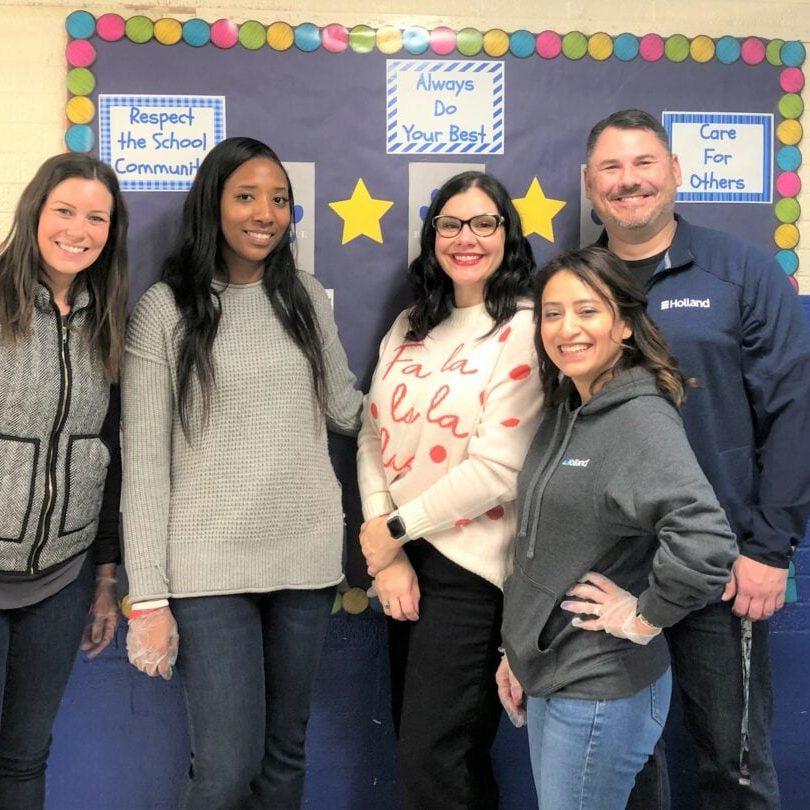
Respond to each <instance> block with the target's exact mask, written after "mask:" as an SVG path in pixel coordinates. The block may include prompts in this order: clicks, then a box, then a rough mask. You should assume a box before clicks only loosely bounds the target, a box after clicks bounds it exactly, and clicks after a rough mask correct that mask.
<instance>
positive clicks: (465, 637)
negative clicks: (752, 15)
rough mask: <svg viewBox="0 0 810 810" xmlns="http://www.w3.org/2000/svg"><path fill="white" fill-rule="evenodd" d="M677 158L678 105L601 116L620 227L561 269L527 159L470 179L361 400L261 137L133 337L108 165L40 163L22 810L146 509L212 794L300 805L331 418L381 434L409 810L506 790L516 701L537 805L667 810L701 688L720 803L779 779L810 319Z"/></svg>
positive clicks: (223, 151)
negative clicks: (774, 679)
mask: <svg viewBox="0 0 810 810" xmlns="http://www.w3.org/2000/svg"><path fill="white" fill-rule="evenodd" d="M680 179H681V178H680V167H679V164H678V159H677V156H675V155H673V154H672V153H671V151H670V148H669V144H668V140H667V135H666V132H665V131H664V130H663V129H662V127H661V125H660V123H659V122H658V121H657V120H656V119H655V118H653V117H652V116H650V115H649V114H647V113H645V112H643V111H640V110H622V111H620V112H617V113H614V114H613V115H611V116H609V117H608V118H606V119H604V120H603V121H600V122H599V123H598V124H597V125H596V126H595V127H594V128H593V129H592V131H591V133H590V136H589V138H588V143H587V153H586V168H585V175H584V182H585V187H586V191H587V195H588V197H589V199H590V200H591V203H592V205H593V208H594V210H595V212H596V213H597V214H598V215H599V217H600V218H601V220H602V222H603V223H604V233H603V235H602V238H601V239H600V241H599V243H598V244H597V245H594V246H591V247H587V248H582V249H579V250H573V251H568V252H565V253H562V254H559V255H558V256H556V257H554V258H553V259H552V260H551V261H549V262H548V263H546V264H545V265H544V266H543V267H541V268H539V269H538V268H537V267H536V266H535V262H534V259H533V256H532V250H531V247H530V245H529V243H528V241H527V240H526V238H525V237H524V236H523V232H522V229H521V222H520V217H519V215H518V213H517V211H516V209H515V207H514V205H513V204H512V201H511V199H510V196H509V194H508V192H507V190H506V189H505V188H504V186H503V185H502V184H501V183H500V182H499V181H498V180H496V179H495V178H493V177H492V176H490V175H487V174H484V173H481V172H477V171H469V172H464V173H462V174H459V175H457V176H455V177H453V178H452V179H450V180H448V181H447V182H446V183H445V184H444V185H443V186H442V187H441V188H440V189H439V191H438V193H437V194H436V195H435V196H434V198H433V200H432V202H431V204H430V207H429V209H428V211H427V215H426V217H425V220H424V225H423V228H422V232H421V243H420V253H419V255H418V257H417V258H416V259H415V260H414V261H413V262H412V264H411V265H410V267H409V269H408V280H409V282H410V287H411V291H412V301H411V302H410V304H409V306H408V307H407V308H406V309H405V310H404V311H403V312H402V313H401V314H400V315H399V316H398V317H397V318H396V320H395V321H394V323H393V325H392V326H391V328H390V330H389V331H388V332H387V334H386V335H385V336H384V337H383V339H382V341H381V344H380V351H379V360H378V363H377V367H376V371H375V372H374V375H373V378H372V381H371V386H370V389H369V391H368V393H367V395H366V396H365V398H364V397H363V395H362V394H361V393H360V391H358V389H357V387H356V381H355V377H354V375H353V374H352V372H351V371H350V369H349V366H348V362H347V358H346V355H345V352H344V350H343V348H342V346H341V343H340V340H339V338H338V334H337V329H336V326H335V322H334V318H333V315H332V311H331V307H330V304H329V300H328V298H327V296H326V294H325V292H324V290H323V289H322V288H321V286H320V285H319V284H318V282H317V281H316V280H315V279H314V278H313V277H312V276H311V275H309V274H307V273H304V272H301V271H300V270H298V269H297V268H296V266H295V261H294V256H293V251H292V241H293V238H294V236H293V224H292V210H293V191H292V188H291V185H290V181H289V177H288V175H287V173H286V171H285V169H284V167H283V165H282V163H281V161H280V160H279V158H278V156H277V155H276V154H275V153H274V152H273V151H272V150H271V149H270V148H269V147H268V146H267V145H265V144H263V143H261V142H259V141H257V140H254V139H252V138H246V137H231V138H227V139H225V140H224V141H222V142H221V143H220V144H218V145H217V146H215V147H214V148H213V149H212V150H211V151H210V152H209V154H208V155H207V156H206V158H205V160H204V161H203V162H202V164H201V166H200V168H199V170H198V172H197V175H196V177H195V179H194V182H193V184H192V187H191V189H190V191H189V193H188V195H187V197H186V199H185V203H184V206H183V213H182V224H181V228H180V234H179V237H178V240H177V244H176V246H175V247H174V249H173V250H172V252H171V253H170V255H169V256H168V258H167V259H166V260H165V262H164V264H163V267H162V273H161V280H160V281H159V282H158V283H157V284H155V285H154V286H153V287H151V288H150V289H149V290H148V291H147V292H146V294H145V295H144V296H143V298H142V299H141V301H140V302H139V303H138V304H137V306H136V307H135V310H134V312H133V313H132V316H131V317H130V319H129V323H128V325H127V326H126V329H125V320H126V316H125V300H126V289H127V281H126V239H127V214H126V209H125V206H124V202H123V199H122V197H121V193H120V191H119V187H118V183H117V181H116V178H115V175H114V173H113V172H112V171H111V170H110V169H109V167H107V166H105V165H104V164H103V163H101V162H99V161H98V160H96V159H94V158H92V157H89V156H86V155H60V156H57V157H54V158H51V159H50V160H48V161H46V162H45V164H43V166H42V167H41V168H40V170H39V172H38V173H37V175H36V176H35V178H34V179H33V180H32V182H31V183H30V184H29V185H28V187H27V188H26V189H25V191H24V192H23V195H22V198H21V200H20V203H19V206H18V209H17V212H16V215H15V218H14V222H13V226H12V230H11V233H10V235H9V236H8V237H7V238H6V240H5V241H4V242H3V244H2V245H0V503H2V506H0V699H2V713H1V714H0V808H15V809H19V808H31V810H35V808H38V807H42V806H43V802H44V772H45V766H46V762H47V756H48V749H49V745H50V733H51V726H52V724H53V720H54V717H55V715H56V712H57V709H58V706H59V702H60V699H61V695H62V693H63V691H64V688H65V685H66V682H67V678H68V675H69V673H70V669H71V666H72V663H73V658H74V656H75V652H76V648H77V647H78V646H80V645H81V647H82V648H83V649H85V650H86V651H87V653H88V655H91V656H93V655H96V654H98V653H99V652H100V651H101V650H103V649H104V648H105V647H106V646H107V645H108V644H109V642H110V640H111V639H112V637H113V635H114V633H115V629H116V625H117V622H118V608H117V605H116V601H115V584H116V580H115V570H116V564H117V563H118V562H119V560H120V553H119V548H118V529H119V501H120V511H121V513H122V515H123V538H124V552H125V561H126V569H127V576H128V580H129V587H130V598H131V602H132V609H131V611H130V614H129V629H128V634H127V649H128V655H129V659H130V661H131V662H132V664H134V665H135V666H136V667H137V668H138V669H140V670H142V671H143V672H145V673H146V674H147V675H160V676H162V677H164V678H169V677H171V676H172V673H173V670H174V669H175V667H176V669H177V672H178V674H179V677H180V680H181V683H182V687H183V692H184V696H185V700H186V707H187V714H188V724H189V733H190V742H191V763H190V769H189V778H188V781H187V787H186V791H185V795H184V799H183V807H184V808H189V810H191V809H193V808H200V809H201V810H202V808H205V810H214V809H215V808H221V809H222V810H230V809H231V808H233V809H234V810H235V809H236V808H248V809H251V808H257V809H258V808H274V809H277V808H297V807H299V806H300V805H301V801H302V796H303V785H304V773H305V763H304V742H305V733H306V726H307V721H308V715H309V706H310V696H311V692H312V687H313V683H314V679H315V675H316V672H317V668H318V662H319V657H320V651H321V648H322V646H323V641H324V636H325V633H326V628H327V623H328V618H329V614H330V610H331V606H332V604H333V599H334V592H335V586H336V585H337V584H338V582H339V581H340V580H341V578H342V546H343V509H342V504H341V490H340V485H339V484H338V482H337V480H336V477H335V474H334V472H333V470H332V466H331V463H330V459H329V453H328V448H327V431H330V430H331V431H337V432H340V433H343V434H346V435H349V436H354V435H357V436H358V439H357V442H358V454H357V466H358V481H359V488H360V495H361V500H362V509H363V517H364V521H365V522H364V523H363V525H362V527H361V532H360V546H361V549H362V551H363V554H364V556H365V560H366V564H367V566H368V572H369V574H370V575H371V576H372V577H373V578H374V587H375V589H376V593H377V595H378V597H379V599H380V602H381V604H382V606H383V609H384V611H385V613H386V615H387V616H388V617H389V619H388V630H389V655H390V670H391V686H392V689H391V693H392V710H393V719H394V727H395V730H396V733H397V737H398V752H397V753H398V766H399V774H400V778H399V784H400V790H401V801H402V807H403V808H405V809H406V810H431V809H432V808H442V810H445V808H459V810H468V809H477V808H480V809H481V810H484V809H487V810H490V809H493V810H494V808H497V807H498V790H497V785H496V781H495V778H494V775H493V772H492V767H491V763H490V757H489V750H490V747H491V745H492V742H493V740H494V737H495V734H496V731H497V728H498V723H499V721H500V717H501V712H502V706H503V707H504V708H505V709H506V711H507V713H508V715H509V716H510V718H512V719H513V721H514V722H515V723H516V724H523V723H526V724H527V726H528V733H529V747H530V754H531V762H532V771H533V774H534V780H535V786H536V790H537V797H538V803H539V806H540V808H541V810H568V809H569V808H571V810H573V808H579V809H580V810H586V809H588V808H590V809H591V810H613V809H614V808H615V810H620V809H621V808H623V807H625V806H628V807H633V808H666V807H668V804H669V796H668V787H667V786H668V781H667V775H666V760H665V756H664V752H663V749H662V746H661V743H660V739H661V734H662V730H663V726H664V723H665V721H666V717H667V713H668V710H669V700H670V693H671V690H672V686H673V681H674V683H676V684H677V688H678V689H679V692H680V695H681V701H682V704H683V707H684V711H685V720H686V726H687V728H688V730H689V732H690V733H691V736H692V738H693V741H694V743H695V750H696V755H697V768H698V781H699V787H700V792H701V801H702V806H703V807H706V808H713V809H714V808H729V810H731V808H752V809H753V808H776V807H778V806H779V796H778V786H777V780H776V774H775V770H774V766H773V761H772V758H771V755H770V745H769V724H770V716H771V700H772V695H771V692H772V690H771V679H770V671H769V663H768V648H767V644H768V638H767V634H768V625H767V619H768V618H769V617H770V616H772V615H773V614H774V613H775V612H776V611H777V610H778V609H779V608H780V607H781V606H782V604H783V602H784V591H785V584H786V577H787V573H786V571H787V567H788V564H789V560H790V556H791V554H792V552H793V549H794V548H795V546H796V544H797V543H798V542H799V540H800V539H801V538H802V536H803V534H804V531H805V522H806V520H807V517H808V513H810V452H808V450H810V448H807V447H805V446H804V445H807V444H808V443H810V402H809V401H808V399H807V391H808V381H810V331H809V330H808V328H807V324H806V321H805V316H804V313H803V312H802V309H801V307H800V304H799V301H798V298H797V296H796V295H795V293H794V292H793V290H792V288H791V287H790V285H789V284H788V282H787V280H786V279H785V277H784V274H783V273H782V272H781V270H780V269H779V268H778V266H777V265H776V264H775V263H774V261H773V260H772V259H771V258H769V257H768V256H767V255H766V254H765V253H764V252H763V251H762V250H760V249H758V248H755V247H753V246H752V245H750V244H748V243H746V242H743V241H742V240H740V239H738V238H736V237H733V236H730V235H727V234H723V233H720V232H718V231H713V230H709V229H706V228H702V227H698V226H695V225H692V224H690V223H688V222H687V221H686V220H684V219H683V218H681V217H679V216H678V215H676V214H675V212H674V205H675V194H676V189H677V186H678V185H679V183H680ZM685 296H686V297H687V298H695V299H698V298H699V299H701V300H708V301H709V302H710V303H709V305H708V306H701V307H699V308H692V309H690V308H688V307H687V308H684V307H670V306H669V305H668V303H669V302H670V301H671V300H673V299H683V298H684V297H685ZM119 379H120V389H119ZM119 403H120V404H119ZM257 403H258V404H259V405H260V407H257ZM119 429H120V436H121V441H120V443H119ZM670 667H671V668H672V669H670ZM673 675H674V678H673Z"/></svg>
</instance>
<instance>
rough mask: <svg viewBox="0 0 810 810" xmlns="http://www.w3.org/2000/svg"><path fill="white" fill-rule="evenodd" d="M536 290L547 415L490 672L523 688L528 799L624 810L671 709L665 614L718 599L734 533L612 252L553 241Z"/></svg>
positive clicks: (525, 476) (662, 352)
mask: <svg viewBox="0 0 810 810" xmlns="http://www.w3.org/2000/svg"><path fill="white" fill-rule="evenodd" d="M536 302H537V307H538V313H537V319H538V330H537V337H536V344H537V352H538V356H539V359H540V369H541V374H542V377H543V380H544V392H545V395H546V399H545V407H546V409H547V414H546V417H545V419H544V420H543V422H542V423H541V425H540V428H539V429H538V432H537V435H536V436H535V439H534V441H533V443H532V446H531V448H530V450H529V452H528V455H527V457H526V461H525V464H524V467H523V471H522V473H521V474H520V478H519V481H518V504H519V513H518V535H517V540H516V547H515V560H514V572H513V574H512V575H511V577H510V578H509V579H508V580H507V582H506V585H505V587H504V599H505V604H504V620H503V643H504V648H505V650H506V656H505V657H504V661H503V663H502V665H501V668H500V670H499V672H498V683H499V689H500V693H501V696H502V699H503V700H504V702H505V705H506V706H507V709H510V708H511V709H512V710H513V711H517V712H520V711H521V710H522V704H521V698H522V694H523V690H525V693H526V694H527V695H528V696H529V697H528V701H527V717H528V726H529V744H530V750H531V760H532V770H533V772H534V779H535V785H536V788H537V795H538V801H539V804H540V808H541V810H568V808H574V807H576V808H579V810H586V808H594V810H596V808H598V810H611V809H612V808H616V810H620V809H621V808H623V807H624V806H625V804H626V802H627V797H628V796H629V793H630V790H631V788H632V786H633V782H634V779H635V775H636V773H638V771H639V770H640V769H641V767H642V766H643V764H644V762H645V761H646V759H647V757H648V756H649V754H650V753H651V752H652V750H653V748H654V746H655V743H656V742H657V740H658V738H659V737H660V736H661V732H662V730H663V725H664V722H665V720H666V715H667V711H668V708H669V697H670V692H671V676H670V670H669V655H668V651H667V646H666V642H665V640H664V637H663V636H662V635H661V628H663V627H668V626H670V625H673V624H675V623H676V622H677V621H678V620H679V619H681V618H682V617H683V616H684V615H686V614H687V613H689V612H690V611H692V610H696V609H698V608H701V607H703V606H704V605H705V604H707V603H708V602H709V601H712V600H716V599H719V598H720V597H721V595H722V594H723V590H724V586H725V584H726V582H727V580H728V576H729V571H730V568H731V564H732V562H733V560H734V557H735V556H736V544H735V539H734V535H733V534H732V532H731V530H730V528H729V525H728V522H727V520H726V517H725V514H724V513H723V511H722V509H721V507H720V506H719V504H718V502H717V499H716V498H715V496H714V493H713V491H712V489H711V486H710V485H709V483H708V482H707V480H706V478H705V476H704V475H703V473H702V471H701V469H700V467H699V466H698V463H697V461H696V460H695V457H694V455H693V453H692V450H691V449H690V447H689V444H688V442H687V439H686V435H685V433H684V430H683V426H682V424H681V418H680V416H679V414H678V410H677V408H678V407H679V406H680V404H681V403H682V401H683V399H684V394H685V387H686V385H687V384H688V382H689V381H687V380H686V379H685V378H684V376H683V374H682V373H681V372H680V370H679V369H678V367H677V365H676V364H675V361H674V360H673V359H672V357H671V356H670V354H669V352H668V350H667V348H666V344H665V342H664V340H663V338H662V337H661V335H660V333H659V332H658V330H657V328H656V327H655V325H654V324H653V322H652V320H651V319H650V318H649V316H648V315H647V313H646V310H645V301H644V297H643V294H642V293H641V292H640V291H639V290H638V289H637V287H636V285H635V282H634V281H633V279H632V278H631V276H630V275H629V273H628V272H627V270H626V269H625V267H624V265H623V264H622V263H621V261H620V260H618V259H617V258H615V257H614V256H613V255H612V254H610V253H609V252H608V251H606V250H603V249H601V248H585V249H582V250H578V251H572V252H569V253H565V254H562V255H560V256H558V257H557V258H555V259H553V260H552V261H551V262H550V263H549V264H547V265H546V266H545V267H544V268H543V269H542V270H541V272H540V274H539V276H538V286H537V297H536ZM572 613H573V614H575V615H574V618H573V619H572V617H571V614H572Z"/></svg>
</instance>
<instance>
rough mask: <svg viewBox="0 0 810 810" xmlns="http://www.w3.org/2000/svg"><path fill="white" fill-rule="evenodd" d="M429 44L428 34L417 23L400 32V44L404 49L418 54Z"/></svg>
mask: <svg viewBox="0 0 810 810" xmlns="http://www.w3.org/2000/svg"><path fill="white" fill-rule="evenodd" d="M429 44H430V34H429V33H428V32H427V30H425V29H424V28H422V27H421V26H419V25H412V26H410V27H409V28H406V29H405V30H404V31H403V32H402V45H403V46H404V48H405V50H406V51H407V52H408V53H410V54H412V55H414V56H418V55H419V54H420V53H424V52H425V51H426V50H427V49H428V45H429Z"/></svg>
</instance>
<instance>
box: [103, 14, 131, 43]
mask: <svg viewBox="0 0 810 810" xmlns="http://www.w3.org/2000/svg"><path fill="white" fill-rule="evenodd" d="M125 31H126V23H125V22H124V18H123V17H122V16H121V15H120V14H102V15H101V16H100V17H99V18H98V19H97V20H96V33H97V34H98V35H99V37H101V39H103V40H106V41H107V42H118V40H119V39H121V38H122V37H123V36H124V33H125Z"/></svg>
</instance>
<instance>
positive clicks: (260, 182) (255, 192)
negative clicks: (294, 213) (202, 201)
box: [220, 157, 290, 284]
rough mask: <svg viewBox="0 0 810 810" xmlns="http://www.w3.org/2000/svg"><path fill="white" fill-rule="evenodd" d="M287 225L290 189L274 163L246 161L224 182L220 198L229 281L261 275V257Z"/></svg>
mask: <svg viewBox="0 0 810 810" xmlns="http://www.w3.org/2000/svg"><path fill="white" fill-rule="evenodd" d="M289 226H290V189H289V186H288V185H287V178H286V177H285V175H284V171H283V170H282V168H281V166H279V165H278V163H276V162H274V161H272V160H270V159H269V158H264V157H256V158H251V159H250V160H246V161H245V162H244V163H243V164H242V165H241V166H239V168H238V169H236V170H234V171H233V173H232V174H231V175H230V176H229V177H228V179H227V180H226V181H225V184H224V186H223V188H222V198H221V200H220V228H221V230H222V256H223V258H224V260H225V266H226V268H227V271H228V280H229V281H230V282H231V283H233V284H248V283H250V282H252V281H258V280H259V279H260V278H261V277H262V276H263V275H264V261H265V259H266V258H267V257H268V256H269V255H270V254H271V253H272V252H273V251H274V250H275V249H276V247H278V244H279V242H281V240H282V239H283V237H284V234H285V233H286V232H287V228H289Z"/></svg>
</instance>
